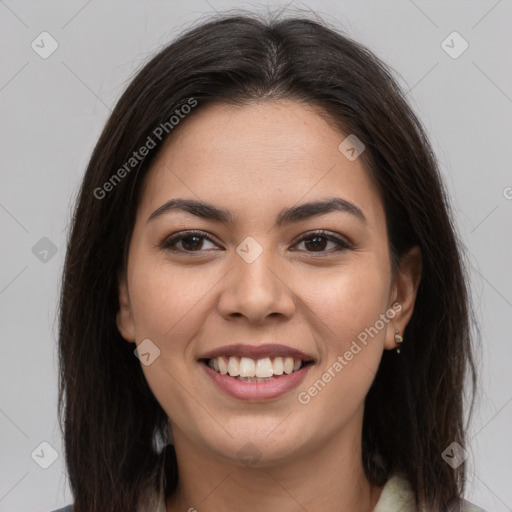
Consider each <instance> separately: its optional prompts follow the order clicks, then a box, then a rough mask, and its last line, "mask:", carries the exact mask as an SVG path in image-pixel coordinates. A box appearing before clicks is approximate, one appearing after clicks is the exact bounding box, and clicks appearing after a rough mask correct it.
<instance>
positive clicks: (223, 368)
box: [215, 357, 228, 375]
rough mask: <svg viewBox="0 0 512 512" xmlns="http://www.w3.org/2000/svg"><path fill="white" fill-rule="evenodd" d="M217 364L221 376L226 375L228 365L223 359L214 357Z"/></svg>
mask: <svg viewBox="0 0 512 512" xmlns="http://www.w3.org/2000/svg"><path fill="white" fill-rule="evenodd" d="M215 359H216V360H217V362H218V364H219V370H220V373H221V374H222V375H226V373H228V363H227V362H226V358H225V357H216V358H215Z"/></svg>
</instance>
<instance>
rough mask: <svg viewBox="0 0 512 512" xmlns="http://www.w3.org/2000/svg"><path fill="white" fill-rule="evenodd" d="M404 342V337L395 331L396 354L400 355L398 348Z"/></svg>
mask: <svg viewBox="0 0 512 512" xmlns="http://www.w3.org/2000/svg"><path fill="white" fill-rule="evenodd" d="M403 342H404V337H403V336H402V335H401V334H400V331H399V330H397V329H395V343H396V353H397V354H400V346H401V345H402V343H403Z"/></svg>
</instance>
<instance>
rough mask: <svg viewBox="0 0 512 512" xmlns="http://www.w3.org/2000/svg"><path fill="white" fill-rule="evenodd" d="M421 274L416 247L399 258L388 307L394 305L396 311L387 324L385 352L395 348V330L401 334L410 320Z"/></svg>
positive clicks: (419, 259)
mask: <svg viewBox="0 0 512 512" xmlns="http://www.w3.org/2000/svg"><path fill="white" fill-rule="evenodd" d="M421 272H422V258H421V251H420V248H419V247H418V246H417V245H416V246H414V247H413V248H412V249H410V250H409V251H408V252H407V253H406V254H404V255H403V256H402V257H401V258H400V263H399V266H398V271H397V275H396V277H395V281H394V283H393V286H392V289H391V295H390V304H389V307H390V308H391V307H392V306H393V304H394V305H395V306H394V307H393V310H395V311H396V314H395V316H394V317H393V320H391V321H390V322H389V326H388V331H387V333H386V340H385V342H384V347H385V348H386V349H387V350H392V349H394V348H396V343H395V329H397V330H398V331H399V332H400V333H401V334H403V332H404V330H405V327H406V326H407V324H408V323H409V320H410V319H411V316H412V313H413V311H414V302H415V301H416V294H417V293H418V287H419V284H420V281H421ZM397 303H398V304H397ZM398 305H399V306H398ZM405 341H406V340H405Z"/></svg>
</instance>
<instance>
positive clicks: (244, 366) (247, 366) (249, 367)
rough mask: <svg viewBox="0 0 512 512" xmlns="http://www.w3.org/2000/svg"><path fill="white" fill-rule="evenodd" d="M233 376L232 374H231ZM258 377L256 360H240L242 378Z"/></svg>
mask: <svg viewBox="0 0 512 512" xmlns="http://www.w3.org/2000/svg"><path fill="white" fill-rule="evenodd" d="M230 375H231V373H230ZM255 375H256V364H255V363H254V359H249V358H248V357H242V358H241V359H240V377H254V376H255Z"/></svg>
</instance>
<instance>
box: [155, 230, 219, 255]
mask: <svg viewBox="0 0 512 512" xmlns="http://www.w3.org/2000/svg"><path fill="white" fill-rule="evenodd" d="M205 241H210V242H212V240H211V239H210V238H209V237H208V236H206V234H205V233H203V232H202V231H185V232H182V233H178V234H176V235H172V236H170V237H169V238H166V239H165V240H164V241H163V243H162V244H161V248H162V249H166V250H170V251H173V252H185V253H186V252H202V250H203V249H204V244H205ZM212 243H213V242H212ZM180 244H181V247H179V245H180Z"/></svg>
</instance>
